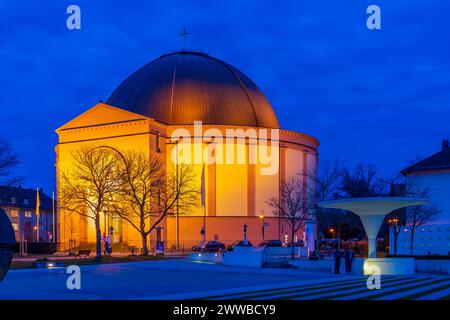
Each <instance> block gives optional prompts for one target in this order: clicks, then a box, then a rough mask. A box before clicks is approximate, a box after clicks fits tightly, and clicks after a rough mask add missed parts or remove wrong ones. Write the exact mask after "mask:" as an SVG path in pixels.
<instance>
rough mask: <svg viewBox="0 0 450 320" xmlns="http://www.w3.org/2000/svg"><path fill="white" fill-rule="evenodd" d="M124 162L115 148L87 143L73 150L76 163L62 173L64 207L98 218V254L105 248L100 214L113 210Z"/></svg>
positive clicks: (96, 219) (79, 213)
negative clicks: (102, 243)
mask: <svg viewBox="0 0 450 320" xmlns="http://www.w3.org/2000/svg"><path fill="white" fill-rule="evenodd" d="M120 165H121V159H120V157H119V155H118V153H117V152H115V151H114V150H112V149H110V148H107V147H96V146H86V147H82V148H80V149H79V150H78V151H76V152H73V153H72V166H71V167H70V169H69V170H68V171H66V172H63V173H62V178H61V192H60V195H61V197H60V206H61V209H62V210H65V211H67V212H69V213H72V214H78V215H80V216H82V217H86V218H88V219H92V220H93V221H94V224H95V231H96V256H97V258H99V257H101V252H102V250H101V230H100V216H101V214H102V213H105V212H109V211H110V210H111V207H112V203H113V199H114V195H115V194H117V193H118V191H119V190H120V186H121V183H120V181H121V172H120V170H119V169H118V168H119V167H120Z"/></svg>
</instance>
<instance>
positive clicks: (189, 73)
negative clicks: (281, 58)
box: [107, 51, 279, 128]
mask: <svg viewBox="0 0 450 320" xmlns="http://www.w3.org/2000/svg"><path fill="white" fill-rule="evenodd" d="M107 103H108V104H109V105H112V106H115V107H119V108H122V109H125V110H128V111H131V112H134V113H138V114H141V115H145V116H148V117H151V118H153V119H155V120H158V121H160V122H163V123H166V124H180V125H181V124H193V122H194V121H196V120H201V121H202V122H203V124H218V125H220V124H223V125H247V126H256V127H268V128H279V124H278V120H277V117H276V115H275V113H274V111H273V110H272V107H271V106H270V104H269V102H268V101H267V99H266V97H265V96H264V94H263V93H262V92H261V90H259V88H258V87H257V86H256V85H255V84H254V83H253V81H251V80H250V79H249V78H248V77H247V76H245V75H244V74H243V73H241V72H240V71H239V70H237V69H236V68H234V67H232V66H230V65H229V64H227V63H225V62H223V61H220V60H218V59H216V58H213V57H211V56H209V55H207V54H205V53H201V52H190V51H181V52H174V53H170V54H166V55H162V56H161V57H159V58H158V59H156V60H153V61H151V62H150V63H148V64H146V65H145V66H143V67H142V68H140V69H139V70H137V71H136V72H134V73H133V74H132V75H131V76H129V77H128V78H127V79H126V80H125V81H123V82H122V83H121V84H120V85H119V86H118V87H117V89H116V90H114V92H113V93H112V95H111V96H110V97H109V99H108V101H107Z"/></svg>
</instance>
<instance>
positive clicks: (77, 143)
mask: <svg viewBox="0 0 450 320" xmlns="http://www.w3.org/2000/svg"><path fill="white" fill-rule="evenodd" d="M86 109H87V110H86V111H85V112H84V113H83V114H81V115H79V116H77V117H76V118H74V119H72V120H71V121H69V122H67V123H66V124H64V125H62V126H61V127H60V128H58V129H57V130H56V133H57V134H58V144H57V146H56V148H55V151H56V175H57V177H56V178H57V190H58V191H57V194H58V197H60V196H61V194H60V192H61V190H60V188H59V183H58V181H60V179H61V175H62V173H63V172H64V171H65V170H68V169H70V166H71V165H73V164H72V160H71V155H72V154H73V152H74V151H76V150H77V149H79V148H81V147H83V146H86V145H91V144H93V143H95V144H96V145H104V146H110V147H114V148H117V149H120V150H125V151H127V150H137V151H140V152H144V153H145V154H148V156H149V157H151V156H154V155H157V156H159V157H161V158H162V159H163V162H164V163H165V166H166V168H167V170H171V169H172V168H173V169H174V170H175V168H176V166H177V165H178V161H180V160H179V159H178V157H173V156H172V155H173V154H174V152H176V154H177V155H178V150H176V149H177V148H179V147H180V144H181V143H182V141H186V138H187V136H189V137H191V138H193V139H192V141H191V143H193V144H194V148H200V150H201V151H203V150H204V149H205V148H208V146H209V144H210V142H212V141H213V140H215V145H216V148H218V147H223V148H222V149H221V150H222V151H221V154H222V155H223V156H224V157H225V158H226V156H227V154H228V152H230V150H236V149H237V148H238V142H237V140H239V139H236V138H235V137H234V136H233V137H229V136H228V135H231V133H238V138H239V135H240V136H241V138H242V137H243V140H241V141H244V148H243V149H241V150H243V151H244V152H246V155H245V156H244V157H243V161H240V162H231V163H230V162H228V161H217V159H216V161H209V162H208V163H206V165H205V163H202V160H200V161H192V162H191V163H192V165H193V167H194V171H195V173H196V175H195V176H196V179H197V180H198V188H199V190H200V188H202V185H203V183H202V181H205V185H204V198H205V200H204V201H205V203H204V210H203V209H202V204H201V203H200V202H199V205H198V208H194V209H193V210H192V212H188V213H185V214H183V215H180V216H179V217H178V219H177V218H176V217H174V216H169V217H167V218H166V219H164V221H162V223H161V225H160V226H161V231H160V236H161V237H162V240H163V241H164V243H165V245H166V247H171V246H173V245H175V244H176V243H177V242H178V243H179V244H180V245H182V246H184V248H187V249H189V248H190V247H192V246H193V245H197V244H199V242H200V240H201V229H202V226H203V219H204V215H205V216H206V217H205V221H206V222H205V224H206V240H207V241H210V240H214V239H217V240H219V241H221V242H223V243H225V244H230V243H232V242H234V241H236V240H242V239H243V227H244V224H246V225H247V234H248V239H249V240H250V242H252V243H253V245H258V244H259V243H260V242H261V241H262V240H263V238H264V239H266V240H274V239H279V240H281V241H284V242H287V241H290V232H289V229H288V226H287V224H286V223H285V221H284V220H283V219H280V218H279V217H278V216H276V214H274V213H273V209H272V208H270V207H269V206H268V204H267V201H268V200H269V198H271V197H274V196H279V194H280V184H281V181H284V180H285V179H288V178H289V177H295V176H297V175H298V174H302V173H313V174H315V172H316V168H317V161H318V151H317V149H318V146H319V142H318V140H317V139H315V138H314V137H311V136H309V135H307V134H305V133H301V132H294V131H290V130H285V129H281V128H280V125H279V122H278V119H277V116H276V114H275V112H274V109H273V108H272V106H271V104H270V103H269V101H268V100H267V98H266V97H265V96H264V94H263V93H262V92H261V90H260V89H259V88H258V87H257V86H256V84H255V83H254V82H253V81H252V80H250V79H249V78H248V77H247V76H246V75H245V74H243V73H242V72H240V71H239V70H238V69H236V68H234V67H233V66H231V65H230V64H228V63H226V62H224V61H221V60H219V59H217V58H214V57H212V56H210V55H208V54H205V53H203V52H196V51H186V50H183V51H178V52H173V53H168V54H164V55H162V56H160V57H159V58H157V59H155V60H153V61H151V62H149V63H148V64H146V65H144V66H143V67H141V68H140V69H138V70H137V71H135V72H134V73H132V74H131V75H130V76H129V77H128V78H127V79H125V80H124V81H123V82H122V83H121V84H119V86H118V87H117V88H116V89H115V90H114V91H113V92H112V94H111V96H110V97H109V98H108V99H107V100H106V102H100V103H98V104H97V105H95V106H92V107H91V108H86ZM279 111H281V112H282V110H279ZM219 135H222V139H220V140H217V137H218V136H219ZM262 145H265V149H266V150H269V151H268V152H267V154H268V155H269V156H270V161H264V160H266V159H262V158H261V157H258V159H257V160H256V161H251V159H250V157H249V154H250V151H249V150H250V149H254V148H256V149H257V151H258V152H257V153H258V154H262V153H263V152H261V148H263V146H262ZM267 145H270V147H269V148H267ZM216 150H217V149H216ZM191 156H192V157H195V155H194V154H192V155H191ZM185 160H186V159H185ZM188 160H189V159H188ZM203 175H204V176H203ZM202 179H204V180H202ZM58 219H59V221H58V226H59V228H58V231H59V235H58V239H59V240H60V248H59V249H60V250H68V248H69V245H70V243H71V242H72V243H73V241H75V243H76V244H77V245H90V244H94V243H95V228H94V225H93V223H92V222H91V221H87V219H86V218H83V217H82V216H74V215H73V214H68V213H67V212H63V210H59V212H58ZM102 219H104V221H102V223H101V226H102V228H103V229H104V230H102V233H103V232H108V230H113V237H112V238H113V241H114V243H117V244H122V245H124V246H136V247H138V248H139V247H141V244H140V241H141V240H140V236H139V234H138V232H137V231H136V230H134V229H133V228H132V227H131V226H129V225H128V224H127V222H126V221H122V220H121V219H120V218H119V217H105V218H102ZM110 227H113V228H110ZM305 229H306V230H305ZM305 229H303V230H299V231H298V232H297V234H296V240H305V239H306V240H307V242H308V243H311V245H313V241H312V240H313V239H314V237H315V226H314V222H313V221H312V222H310V223H308V224H307V225H306V228H305ZM155 240H156V232H155V234H152V235H151V237H150V242H151V243H150V245H151V247H154V244H155Z"/></svg>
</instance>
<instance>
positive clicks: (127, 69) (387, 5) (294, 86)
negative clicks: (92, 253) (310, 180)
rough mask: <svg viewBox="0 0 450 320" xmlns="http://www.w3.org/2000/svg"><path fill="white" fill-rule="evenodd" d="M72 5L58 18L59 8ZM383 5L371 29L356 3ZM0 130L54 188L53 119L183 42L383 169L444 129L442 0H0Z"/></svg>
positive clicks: (447, 100)
mask: <svg viewBox="0 0 450 320" xmlns="http://www.w3.org/2000/svg"><path fill="white" fill-rule="evenodd" d="M70 4H76V5H79V6H80V8H81V30H68V29H67V27H66V18H67V16H68V15H67V14H66V8H67V6H68V5H70ZM370 4H377V5H379V6H380V7H381V10H382V30H368V29H367V27H366V19H367V17H368V15H367V14H366V8H367V7H368V5H370ZM0 24H1V36H0V67H1V68H0V96H1V98H2V101H1V110H2V116H3V121H2V125H1V126H0V136H2V137H4V138H6V139H7V140H9V141H10V142H11V143H12V144H13V145H15V146H16V147H17V149H18V151H19V153H20V156H21V161H22V163H21V165H20V167H18V169H17V171H18V173H19V174H21V175H22V176H24V177H25V182H24V185H25V186H27V187H33V188H35V187H39V186H40V187H44V189H45V190H46V191H47V192H48V193H51V191H52V190H54V189H55V187H54V181H55V167H54V158H55V153H54V147H55V145H56V143H57V135H56V133H55V132H54V130H55V129H56V128H58V127H59V126H61V125H63V124H64V123H66V122H68V121H69V120H71V119H73V118H74V117H76V116H77V115H79V114H81V113H82V112H84V111H86V110H87V109H89V108H91V107H92V106H94V105H95V104H96V103H97V102H98V101H99V100H104V101H106V100H107V98H108V97H109V95H110V94H111V92H112V91H113V90H114V89H115V87H116V86H117V85H118V84H119V83H120V82H121V81H123V80H124V79H125V78H126V77H127V76H128V75H130V74H131V73H132V72H134V71H135V70H136V69H138V68H139V67H141V66H143V65H144V64H146V63H148V62H149V61H151V60H153V59H155V58H157V57H159V56H160V55H161V54H163V53H167V52H171V51H177V50H179V49H181V46H182V41H181V38H180V36H178V33H179V32H180V31H181V29H182V28H183V27H186V29H187V30H188V31H189V32H190V33H191V34H190V35H189V36H188V38H187V48H188V49H191V50H200V51H204V52H206V53H208V54H210V55H212V56H214V57H217V58H219V59H221V60H224V61H226V62H228V63H230V64H231V65H233V66H235V67H236V68H238V69H240V70H241V71H242V72H243V73H245V74H246V75H247V76H249V77H250V78H251V79H252V80H253V81H254V82H255V83H256V84H257V85H258V86H259V87H260V88H261V90H262V91H263V92H264V93H265V95H266V96H267V98H268V99H269V101H270V102H271V104H272V106H273V108H274V109H275V112H276V114H277V116H278V119H279V122H280V124H281V127H282V128H285V129H292V130H295V131H300V132H305V133H308V134H310V135H312V136H314V137H316V138H318V139H319V140H320V142H321V146H320V148H319V152H320V160H321V161H325V160H326V161H330V160H333V159H340V160H341V161H342V162H343V163H344V164H346V165H348V166H350V167H351V166H354V165H355V164H357V163H360V162H362V163H368V164H374V165H376V166H377V167H378V168H379V169H380V171H381V172H382V173H383V174H385V175H393V174H395V173H396V172H398V171H399V170H400V169H402V168H404V167H405V166H406V165H407V164H408V163H409V162H410V161H411V160H412V159H414V158H415V157H416V156H418V155H424V156H428V155H431V154H432V153H434V152H437V151H439V149H440V147H441V140H442V139H443V138H450V132H449V131H450V130H449V128H450V125H449V123H450V2H449V1H448V0H447V1H435V0H427V1H392V0H391V1H381V0H373V1H370V2H368V1H363V0H347V1H340V0H334V1H317V0H316V1H262V0H252V1H250V0H240V1H231V0H229V1H148V0H147V1H112V0H107V1H99V0H96V1H92V0H90V1H80V0H73V1H65V0H58V1H55V0H45V1H43V0H42V1H20V0H2V1H0Z"/></svg>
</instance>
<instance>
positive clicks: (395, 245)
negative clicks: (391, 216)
mask: <svg viewBox="0 0 450 320" xmlns="http://www.w3.org/2000/svg"><path fill="white" fill-rule="evenodd" d="M397 248H398V233H397V230H395V233H394V254H395V255H397Z"/></svg>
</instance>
